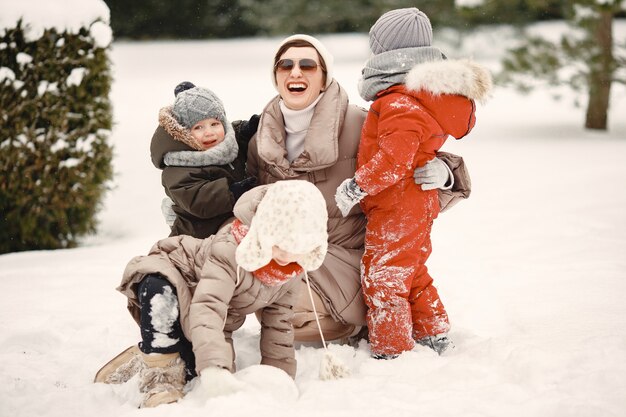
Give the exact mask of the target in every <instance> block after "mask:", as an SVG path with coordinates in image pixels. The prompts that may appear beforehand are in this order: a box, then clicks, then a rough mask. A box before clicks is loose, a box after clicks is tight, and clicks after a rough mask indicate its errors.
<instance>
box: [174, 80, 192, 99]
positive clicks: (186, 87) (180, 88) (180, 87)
mask: <svg viewBox="0 0 626 417" xmlns="http://www.w3.org/2000/svg"><path fill="white" fill-rule="evenodd" d="M195 86H196V85H195V84H194V83H192V82H190V81H183V82H182V83H180V84H178V85H177V86H176V88H174V97H176V96H177V95H178V94H179V93H182V92H183V91H186V90H189V89H190V88H194V87H195Z"/></svg>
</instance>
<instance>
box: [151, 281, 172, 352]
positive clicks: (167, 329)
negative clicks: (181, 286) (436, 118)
mask: <svg viewBox="0 0 626 417" xmlns="http://www.w3.org/2000/svg"><path fill="white" fill-rule="evenodd" d="M150 317H152V320H151V323H152V327H153V328H154V330H155V333H154V341H153V342H152V347H154V348H164V347H169V346H173V345H175V344H176V343H177V342H178V339H172V338H171V337H169V336H168V333H171V332H172V329H173V327H174V323H175V322H176V320H177V319H178V300H177V298H176V295H174V293H173V292H172V289H171V288H170V287H165V292H164V293H163V294H156V295H155V296H154V297H152V300H150Z"/></svg>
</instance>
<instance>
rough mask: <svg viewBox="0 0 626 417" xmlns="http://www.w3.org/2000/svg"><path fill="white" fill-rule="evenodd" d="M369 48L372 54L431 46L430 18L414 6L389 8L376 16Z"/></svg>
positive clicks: (431, 30) (370, 35) (371, 30)
mask: <svg viewBox="0 0 626 417" xmlns="http://www.w3.org/2000/svg"><path fill="white" fill-rule="evenodd" d="M369 40H370V50H371V51H372V53H373V54H374V55H378V54H380V53H383V52H387V51H393V50H395V49H402V48H417V47H421V46H431V44H432V42H433V28H432V26H431V24H430V19H428V16H426V14H425V13H424V12H422V11H421V10H419V9H417V8H415V7H409V8H406V9H396V10H391V11H389V12H387V13H385V14H383V15H382V16H381V17H379V18H378V20H377V21H376V23H374V25H373V26H372V28H371V29H370V34H369Z"/></svg>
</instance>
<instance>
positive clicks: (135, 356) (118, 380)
mask: <svg viewBox="0 0 626 417" xmlns="http://www.w3.org/2000/svg"><path fill="white" fill-rule="evenodd" d="M142 365H143V362H142V360H141V351H140V350H139V347H138V346H137V345H132V346H130V347H129V348H127V349H125V350H124V351H123V352H122V353H120V354H119V355H117V356H116V357H114V358H113V359H111V360H110V361H109V362H107V364H106V365H104V366H103V367H102V368H100V370H99V371H98V372H97V373H96V377H95V378H94V380H93V382H101V383H104V384H123V383H125V382H126V381H128V380H129V379H131V378H132V377H133V376H135V375H136V374H137V373H138V372H139V370H140V369H141V366H142Z"/></svg>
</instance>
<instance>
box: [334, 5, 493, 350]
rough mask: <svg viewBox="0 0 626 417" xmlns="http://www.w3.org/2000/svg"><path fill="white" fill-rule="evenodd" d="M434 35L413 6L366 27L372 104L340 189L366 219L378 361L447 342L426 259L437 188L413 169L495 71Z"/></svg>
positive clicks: (470, 117) (458, 124)
mask: <svg viewBox="0 0 626 417" xmlns="http://www.w3.org/2000/svg"><path fill="white" fill-rule="evenodd" d="M431 41H432V28H431V25H430V21H429V20H428V17H427V16H426V15H425V14H424V13H423V12H421V11H419V10H418V9H416V8H408V9H398V10H392V11H390V12H388V13H385V14H384V15H382V16H381V17H380V18H379V19H378V21H377V22H376V23H375V24H374V26H372V28H371V30H370V49H371V51H372V53H373V56H372V57H371V58H370V59H369V60H368V61H367V63H366V65H365V68H364V69H363V76H362V79H361V80H360V82H359V92H360V94H361V96H362V97H363V98H364V99H365V100H368V101H369V100H374V102H373V103H372V105H371V108H370V111H369V113H368V115H367V119H366V121H365V124H364V126H363V131H362V134H361V142H360V146H359V153H358V159H357V170H356V173H355V176H354V178H350V179H347V180H345V181H344V182H343V183H342V184H341V185H340V186H339V187H338V188H337V195H336V200H337V205H338V206H339V208H340V209H341V210H342V213H343V214H344V215H347V213H348V212H349V211H350V209H351V208H352V206H353V205H355V204H356V203H357V202H359V201H361V208H362V209H363V212H364V213H365V215H366V216H367V230H366V235H365V253H364V255H363V259H362V268H361V273H362V275H361V280H362V287H363V295H364V298H365V301H366V304H367V306H368V308H369V310H368V315H367V324H368V329H369V340H370V344H371V351H372V356H374V357H376V358H393V357H395V356H397V355H398V354H400V353H402V352H404V351H407V350H411V349H412V348H413V347H414V346H415V342H416V341H417V342H418V343H420V344H424V345H427V346H429V347H431V348H432V349H434V350H435V351H437V353H439V354H441V353H442V352H443V351H444V350H445V349H446V348H448V347H449V346H450V341H449V339H448V338H447V332H448V330H449V327H450V325H449V322H448V315H447V313H446V310H445V309H444V306H443V304H442V303H441V300H440V299H439V295H438V293H437V290H436V288H435V287H434V286H433V284H432V283H433V280H432V278H431V277H430V275H429V274H428V269H427V267H426V265H425V263H426V260H427V259H428V256H429V255H430V253H431V241H430V232H431V227H432V224H433V220H434V219H435V218H436V217H437V215H438V214H439V202H438V199H437V190H436V189H425V188H428V187H424V189H422V188H421V187H420V186H419V185H417V184H415V182H414V178H413V171H414V170H415V169H416V167H422V166H424V165H425V164H427V163H428V162H429V161H431V160H433V158H434V157H435V152H436V151H437V150H439V148H441V146H442V145H443V143H444V142H445V140H446V138H447V137H448V135H452V136H454V137H455V138H457V139H460V138H462V137H463V136H465V135H467V134H468V133H469V132H470V130H471V129H472V127H473V126H474V123H475V115H474V113H475V104H474V100H482V99H484V98H486V96H487V95H488V92H489V89H490V87H491V77H490V75H489V73H488V71H487V70H485V69H484V68H482V67H480V66H478V65H477V64H475V63H471V62H469V61H452V60H447V59H446V58H445V56H444V55H443V54H442V53H441V51H440V50H439V49H437V48H434V47H432V46H431Z"/></svg>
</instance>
